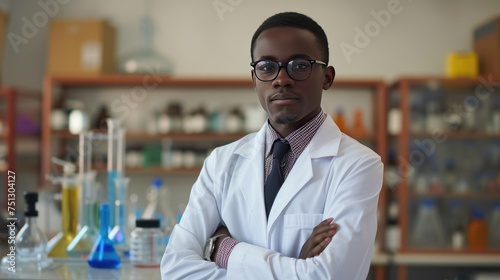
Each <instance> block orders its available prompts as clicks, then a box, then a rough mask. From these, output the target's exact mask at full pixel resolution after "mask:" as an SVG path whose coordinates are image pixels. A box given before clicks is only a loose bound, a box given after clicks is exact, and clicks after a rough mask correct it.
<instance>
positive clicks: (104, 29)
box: [47, 20, 116, 75]
mask: <svg viewBox="0 0 500 280" xmlns="http://www.w3.org/2000/svg"><path fill="white" fill-rule="evenodd" d="M115 46H116V31H115V28H114V27H113V26H111V25H110V24H109V23H108V22H106V21H105V20H53V21H51V23H50V35H49V48H48V59H47V71H48V73H49V74H52V75H99V74H104V73H110V72H115V69H116V65H115V60H116V57H115V56H116V52H115V50H116V49H115Z"/></svg>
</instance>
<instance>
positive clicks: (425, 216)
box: [410, 198, 446, 248]
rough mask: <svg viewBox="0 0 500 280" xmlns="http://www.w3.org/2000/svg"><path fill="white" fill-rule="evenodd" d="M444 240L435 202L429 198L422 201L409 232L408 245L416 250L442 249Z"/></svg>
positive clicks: (441, 223)
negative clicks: (416, 248)
mask: <svg viewBox="0 0 500 280" xmlns="http://www.w3.org/2000/svg"><path fill="white" fill-rule="evenodd" d="M445 240H446V239H445V234H444V229H443V222H442V219H441V217H440V215H439V212H438V209H437V208H436V201H435V200H434V199H430V198H428V199H424V200H422V202H421V204H420V208H419V209H418V212H417V216H416V218H415V222H414V224H413V228H412V230H411V232H410V245H411V246H413V247H418V248H436V247H444V246H445V245H446V241H445Z"/></svg>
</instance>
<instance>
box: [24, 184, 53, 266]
mask: <svg viewBox="0 0 500 280" xmlns="http://www.w3.org/2000/svg"><path fill="white" fill-rule="evenodd" d="M24 199H25V201H26V205H27V209H26V212H25V217H26V221H25V224H24V226H23V227H22V228H21V230H20V231H19V233H18V234H17V236H16V252H17V256H16V260H17V263H16V270H18V271H41V270H42V269H44V268H46V267H47V266H49V265H50V260H49V259H47V251H46V249H47V237H46V236H45V234H44V233H43V232H42V230H41V229H40V228H39V227H38V225H37V218H38V211H37V210H36V208H35V204H36V203H37V201H38V193H36V192H25V193H24Z"/></svg>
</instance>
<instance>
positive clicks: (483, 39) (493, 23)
mask: <svg viewBox="0 0 500 280" xmlns="http://www.w3.org/2000/svg"><path fill="white" fill-rule="evenodd" d="M474 51H475V52H476V53H477V55H478V58H479V73H480V74H481V75H485V76H488V75H490V74H491V75H500V17H497V18H495V19H493V20H490V21H488V22H486V23H485V24H482V25H480V26H478V27H477V28H476V29H475V30H474Z"/></svg>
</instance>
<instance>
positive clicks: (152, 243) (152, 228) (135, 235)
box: [130, 219, 166, 267]
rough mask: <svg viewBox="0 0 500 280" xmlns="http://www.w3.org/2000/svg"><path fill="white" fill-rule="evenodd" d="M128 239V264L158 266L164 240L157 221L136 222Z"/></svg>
mask: <svg viewBox="0 0 500 280" xmlns="http://www.w3.org/2000/svg"><path fill="white" fill-rule="evenodd" d="M135 227H136V228H135V229H134V230H133V231H132V233H131V238H130V262H131V263H132V265H134V266H139V267H157V266H160V262H161V258H162V256H163V252H164V251H165V246H166V245H165V238H164V235H163V232H162V231H161V230H160V221H159V220H147V219H141V220H137V221H136V223H135Z"/></svg>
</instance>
